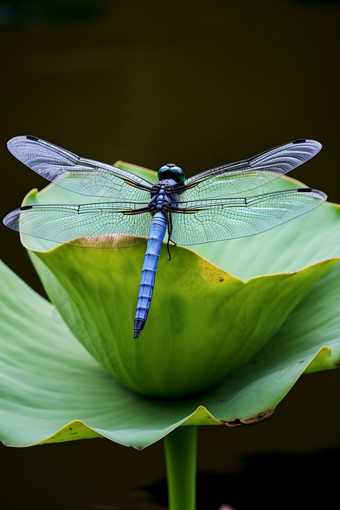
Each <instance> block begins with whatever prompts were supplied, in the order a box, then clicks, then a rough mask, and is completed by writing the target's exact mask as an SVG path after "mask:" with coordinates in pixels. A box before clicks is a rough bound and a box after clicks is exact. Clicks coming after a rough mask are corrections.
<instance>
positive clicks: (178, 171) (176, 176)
mask: <svg viewBox="0 0 340 510" xmlns="http://www.w3.org/2000/svg"><path fill="white" fill-rule="evenodd" d="M158 179H159V180H160V181H164V180H165V179H172V180H174V181H176V183H180V182H183V181H184V180H185V173H184V172H183V170H182V168H181V167H179V166H177V165H174V164H173V163H168V164H166V165H163V166H161V168H160V169H159V170H158Z"/></svg>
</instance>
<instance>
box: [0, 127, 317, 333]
mask: <svg viewBox="0 0 340 510" xmlns="http://www.w3.org/2000/svg"><path fill="white" fill-rule="evenodd" d="M321 147H322V146H321V144H320V143H319V142H317V141H315V140H308V139H301V140H295V141H292V142H290V143H287V144H284V145H280V146H279V147H276V148H274V149H270V150H268V151H266V152H263V153H261V154H259V155H257V156H254V157H252V158H249V159H245V160H243V161H239V162H236V163H231V164H227V165H223V166H218V167H216V168H212V169H210V170H207V171H205V172H202V173H200V174H197V175H194V176H193V177H189V178H188V179H186V178H185V174H184V172H183V170H182V169H181V168H180V167H179V166H177V165H175V164H171V163H169V164H166V165H164V166H162V167H161V168H160V169H159V170H158V179H159V181H158V182H157V183H156V184H154V185H152V184H151V183H150V182H148V181H146V180H145V179H142V178H141V177H138V176H136V175H134V174H132V173H131V172H128V171H126V170H122V169H120V168H117V167H115V166H112V165H108V164H105V163H100V162H98V161H94V160H91V159H85V158H81V157H79V156H77V155H76V154H73V153H72V152H69V151H67V150H65V149H62V148H60V147H58V146H56V145H53V144H51V143H49V142H46V141H44V140H42V139H40V138H37V137H35V136H17V137H15V138H12V139H11V140H10V141H9V142H8V149H9V151H10V152H11V153H12V154H13V155H14V156H15V157H16V158H17V159H18V160H19V161H21V162H22V163H24V164H25V165H27V166H28V167H29V168H31V169H32V170H34V171H35V172H37V173H38V174H39V175H41V176H42V177H44V178H45V179H48V180H49V181H51V182H53V183H54V184H56V185H58V186H60V187H62V188H64V189H66V190H68V191H72V192H76V193H79V194H81V195H87V196H94V197H98V198H99V199H100V200H99V201H98V203H91V204H82V205H34V206H24V207H20V208H18V209H15V210H14V211H12V212H10V213H9V214H7V216H6V217H5V218H4V220H3V222H4V224H5V225H6V226H7V227H9V228H11V229H13V230H16V231H19V232H22V233H23V234H27V235H30V236H34V237H39V238H43V239H47V240H50V241H55V242H57V243H67V244H71V245H75V246H77V245H78V246H79V245H81V246H84V243H83V241H82V242H80V240H81V238H83V239H84V236H85V238H86V239H89V240H90V241H91V238H94V237H97V236H102V235H108V234H111V235H112V237H113V238H114V239H115V242H114V243H113V246H112V247H113V248H124V247H129V246H134V245H136V244H138V243H141V242H145V240H146V238H148V242H147V248H146V253H145V258H144V265H143V268H142V275H141V281H140V287H139V294H138V299H137V309H136V315H135V322H134V337H135V338H138V337H139V335H140V333H141V331H142V329H143V328H144V326H145V323H146V320H147V316H148V313H149V309H150V304H151V299H152V294H153V289H154V285H155V277H156V269H157V264H158V259H159V255H160V251H161V246H162V243H163V240H164V237H165V234H166V230H168V242H167V246H168V251H169V242H170V241H171V242H172V243H173V244H174V245H176V244H179V245H184V246H190V245H195V244H200V243H210V242H214V241H223V240H227V239H235V238H240V237H245V236H251V235H254V234H258V233H260V232H264V231H265V230H269V229H271V228H273V227H276V226H278V225H280V224H282V223H285V222H287V221H290V220H292V219H293V218H296V217H297V216H300V215H301V214H305V213H307V212H309V211H311V210H312V209H314V208H315V207H317V206H319V205H320V204H321V203H322V202H324V201H325V200H326V199H327V196H326V195H325V193H323V192H322V191H318V190H315V189H310V188H299V189H289V190H285V191H276V192H271V193H265V194H260V195H253V196H250V197H249V196H248V197H246V198H239V197H234V198H229V197H228V195H233V194H241V193H245V192H248V191H249V190H252V189H255V188H258V187H260V186H262V185H264V184H267V183H269V182H270V181H272V180H273V179H276V178H277V177H280V176H282V175H284V174H286V173H288V172H290V171H291V170H293V169H294V168H296V167H298V166H299V165H301V164H303V163H305V162H306V161H308V160H309V159H311V158H312V157H313V156H315V155H316V154H317V153H318V152H319V151H320V149H321ZM246 194H247V193H246ZM105 199H107V200H110V201H105ZM89 245H91V244H89ZM94 245H95V244H94ZM169 255H170V251H169Z"/></svg>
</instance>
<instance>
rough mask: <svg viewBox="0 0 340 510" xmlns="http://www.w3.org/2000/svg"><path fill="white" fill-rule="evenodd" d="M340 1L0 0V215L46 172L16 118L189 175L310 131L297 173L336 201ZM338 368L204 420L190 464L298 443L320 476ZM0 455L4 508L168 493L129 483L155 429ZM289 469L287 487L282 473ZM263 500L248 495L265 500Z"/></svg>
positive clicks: (7, 243) (7, 250) (160, 473)
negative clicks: (242, 410)
mask: <svg viewBox="0 0 340 510" xmlns="http://www.w3.org/2000/svg"><path fill="white" fill-rule="evenodd" d="M339 13H340V7H339V3H338V2H336V1H326V0H325V1H316V0H314V1H309V2H308V1H302V0H301V1H293V0H272V1H269V0H267V1H259V2H252V1H239V2H227V1H222V0H210V1H209V2H202V1H196V2H192V1H187V2H184V1H183V0H182V1H178V0H173V1H171V2H156V1H143V2H142V1H138V0H125V1H123V0H116V1H114V0H112V1H104V0H97V1H90V0H88V1H86V0H83V1H80V0H68V1H66V0H65V1H62V0H59V1H43V0H31V1H23V0H22V1H18V0H15V1H14V0H11V1H7V2H5V1H0V38H1V39H0V40H1V44H0V48H1V49H0V51H1V66H2V73H1V84H0V86H1V97H2V108H1V125H0V152H1V156H0V157H1V164H2V172H1V177H2V191H3V196H2V200H1V211H0V212H1V216H2V217H3V216H4V215H5V214H6V213H7V212H9V211H10V210H11V209H13V208H15V207H17V206H19V205H20V203H21V201H22V198H23V197H24V195H25V194H26V193H27V192H28V191H29V190H30V189H32V188H34V187H37V188H39V189H41V188H42V187H44V186H45V185H46V181H44V180H43V179H42V178H40V177H39V176H38V175H36V174H34V172H32V171H30V170H29V169H28V168H26V167H25V166H23V165H21V164H20V163H19V162H18V161H16V160H15V159H14V158H13V157H12V156H11V155H10V154H9V153H8V152H7V149H6V141H7V140H8V139H10V138H11V137H13V136H16V135H22V134H31V135H36V136H39V137H41V138H44V139H46V140H48V141H50V142H53V143H55V144H57V145H60V146H62V147H65V148H67V149H69V150H71V151H72V152H75V153H77V154H80V155H82V156H85V157H88V158H93V159H98V160H100V161H105V162H108V163H113V162H114V161H116V160H118V159H122V160H125V161H127V162H130V163H134V164H137V165H141V166H145V167H148V168H152V169H155V170H157V169H158V168H159V167H160V166H161V165H162V164H163V162H164V160H165V161H166V162H169V161H171V162H176V163H179V164H180V165H181V166H182V167H183V169H184V170H185V172H186V174H187V175H188V176H189V175H193V174H195V173H198V172H201V171H203V170H206V169H208V168H211V167H214V166H217V165H220V164H224V163H227V162H232V161H237V160H239V159H243V158H245V157H248V156H252V155H254V154H256V153H259V152H262V151H263V150H265V149H269V148H271V147H274V146H276V145H279V144H281V143H284V142H288V141H290V140H293V139H295V138H302V137H309V138H315V139H317V140H319V141H320V142H321V143H322V144H323V150H322V152H321V153H320V154H319V155H318V156H317V157H316V158H315V159H313V160H312V161H310V162H309V163H308V165H304V166H303V167H301V168H299V169H297V170H296V171H294V172H293V174H292V177H295V178H297V179H300V180H302V181H303V182H305V183H306V184H307V185H309V186H311V187H314V188H318V189H321V190H323V191H325V192H326V193H327V194H328V196H329V200H331V201H334V202H339V201H340V191H339V190H340V187H339V168H338V153H337V152H338V147H339V142H338V140H339V128H338V119H339V92H338V91H339V45H338V31H339ZM0 239H1V252H0V255H1V258H2V259H3V260H4V261H5V262H6V264H8V265H9V266H10V267H11V268H12V269H13V270H14V271H15V272H16V273H17V274H19V275H20V276H21V277H22V278H23V279H24V280H25V281H27V282H28V283H29V285H30V286H32V287H34V288H35V289H36V290H37V291H38V292H43V291H42V287H41V285H40V282H39V280H38V278H37V276H36V274H35V272H34V270H33V268H32V266H31V264H30V262H29V260H28V257H27V255H26V253H25V251H24V249H23V248H22V247H21V245H20V242H19V239H18V235H17V234H16V233H14V232H12V231H9V230H8V229H6V228H5V227H4V226H3V225H1V237H0ZM339 382H340V377H339V374H338V372H331V373H330V372H327V373H326V372H325V373H319V374H313V375H310V376H306V377H303V378H302V380H301V381H299V382H298V384H297V385H296V387H295V388H294V389H293V390H292V391H291V393H290V394H289V396H288V397H287V398H286V399H285V400H284V401H283V402H282V404H280V406H279V407H278V409H277V411H276V414H275V415H274V416H273V417H272V418H271V419H270V420H268V421H267V422H264V423H262V424H258V425H256V426H253V427H240V428H239V429H224V428H222V427H208V428H205V427H201V429H200V439H199V470H200V471H201V472H216V473H219V474H220V475H222V474H225V475H226V474H228V473H229V475H230V474H231V473H239V471H238V470H239V469H241V466H242V465H243V464H242V460H241V459H242V457H244V456H247V455H251V454H260V453H263V452H278V453H283V452H285V453H286V454H307V453H308V454H309V455H310V454H314V455H312V456H311V457H308V459H310V460H309V461H308V462H307V464H306V465H309V466H310V467H311V466H313V469H311V472H313V473H314V474H315V475H317V476H318V477H319V479H321V478H320V477H322V474H324V471H323V469H322V465H323V464H324V462H319V460H318V459H319V457H318V455H316V454H317V453H318V452H324V451H326V452H328V453H327V454H329V453H330V452H331V451H332V449H333V451H335V450H334V448H335V447H336V446H340V437H339V435H340V434H339V419H340V412H339V405H338V403H337V404H336V405H335V401H336V399H338V398H339ZM0 391H1V389H0ZM136 420H138V417H136ZM313 459H314V461H313ZM259 462H260V461H259ZM273 462H274V461H273ZM313 462H314V464H313ZM269 464H270V462H269ZM0 465H1V471H2V472H1V477H2V480H3V482H4V483H3V485H2V488H1V492H0V507H1V508H3V509H13V510H14V509H19V508H24V509H31V508H32V509H33V508H34V509H40V508H41V509H47V510H49V509H55V508H62V509H68V508H70V509H78V508H79V509H88V508H89V509H90V508H91V509H113V508H131V509H132V508H136V509H137V508H140V509H142V508H145V509H147V508H150V509H151V508H164V506H161V505H160V502H161V501H162V500H161V499H158V501H159V503H158V505H157V504H156V503H154V505H153V506H152V504H151V503H150V502H147V501H146V499H147V498H146V496H145V494H146V493H143V492H138V493H136V491H134V490H133V488H134V487H137V486H139V485H143V484H149V483H151V482H152V481H157V480H161V479H162V478H164V476H165V466H164V459H163V451H162V444H161V443H158V444H157V445H155V446H153V447H151V448H149V449H148V450H146V451H144V452H137V451H134V450H130V449H126V448H124V447H121V446H118V445H115V444H112V443H109V442H108V441H104V440H103V441H102V440H96V441H94V440H93V441H88V442H85V441H81V442H79V443H76V442H75V443H69V444H63V445H49V446H44V447H36V448H31V449H9V448H5V447H1V448H0ZM264 465H265V466H266V467H264V470H263V471H262V473H263V476H265V477H269V476H270V473H271V471H270V470H269V471H266V469H267V470H268V462H266V463H265V464H264ZM278 465H280V466H281V467H282V466H283V464H282V462H279V464H278ZM284 473H285V475H283V474H282V475H280V476H279V475H278V476H279V480H280V481H281V484H285V485H286V488H285V494H288V497H290V492H289V491H290V489H289V487H290V484H291V483H292V476H293V475H292V474H291V476H289V475H290V473H289V469H288V471H287V470H286V471H285V472H284ZM230 476H231V475H230ZM235 476H236V475H235ZM237 476H240V477H242V476H243V475H242V472H240V473H239V475H237ZM253 476H254V477H255V478H254V479H256V480H257V478H256V477H260V476H261V473H260V472H259V470H257V469H255V470H254V472H253ZM301 476H307V475H306V470H305V468H304V469H302V468H301V472H300V477H301ZM293 478H294V477H293ZM240 479H241V478H240ZM265 479H268V478H265ZM265 479H264V478H261V477H260V478H259V479H258V480H259V482H258V484H257V488H258V490H259V491H260V493H259V496H258V497H260V498H261V494H262V495H263V497H264V498H265V497H267V496H268V494H269V492H268V490H269V488H268V485H267V486H266V484H265ZM309 480H310V478H309ZM276 481H278V479H277V480H276ZM224 483H227V482H225V479H223V482H221V484H222V485H223V484H224ZM233 484H234V485H231V486H230V487H232V486H235V483H234V482H233ZM270 485H271V490H274V489H273V487H275V483H271V484H270ZM316 486H317V484H315V487H314V490H316ZM19 488H21V491H19V490H18V489H19ZM158 488H159V487H158ZM157 490H158V489H157ZM281 490H283V485H282V488H281ZM155 491H156V489H154V492H155ZM230 491H232V488H228V487H227V488H226V489H225V492H226V497H225V499H224V502H225V503H227V502H229V503H230V504H231V503H232V501H231V500H229V501H228V493H230ZM261 491H262V492H261ZM143 494H144V496H143ZM254 494H255V493H254ZM254 497H255V496H254ZM254 497H253V500H254ZM280 497H281V499H282V497H283V496H280ZM134 498H135V500H134V501H135V502H134V503H130V500H131V501H132V500H133V499H134ZM156 499H157V498H156ZM142 500H144V503H142ZM202 501H203V499H202ZM282 501H283V500H282ZM221 503H222V501H221ZM253 503H254V501H253ZM259 503H260V506H252V508H254V509H255V508H261V509H264V508H267V507H266V506H264V505H265V503H264V502H263V500H262V502H261V499H260V502H257V504H259ZM233 504H234V506H235V508H236V510H241V509H242V508H249V506H248V507H247V506H242V503H240V502H239V506H237V504H238V502H237V500H236V501H235V500H234V503H233ZM279 504H280V503H279V502H278V503H277V505H276V506H275V508H277V509H278V508H281V507H280V506H278V505H279ZM143 505H144V506H143ZM240 505H241V506H240ZM206 508H208V507H206ZM211 508H215V507H214V506H213V507H211ZM217 508H218V505H217V506H216V509H217ZM268 508H269V507H268ZM272 508H273V506H272ZM282 508H283V507H282ZM289 508H295V506H294V503H292V502H291V505H290V506H289ZM297 508H298V507H297ZM306 508H307V507H306ZM310 508H314V507H310ZM315 508H316V507H315ZM324 508H326V507H325V506H324Z"/></svg>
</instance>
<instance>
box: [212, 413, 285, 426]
mask: <svg viewBox="0 0 340 510" xmlns="http://www.w3.org/2000/svg"><path fill="white" fill-rule="evenodd" d="M274 411H275V409H267V410H266V411H262V412H261V413H258V414H256V415H255V416H252V417H251V418H247V419H246V420H242V419H240V418H236V420H232V421H223V420H221V424H222V425H225V426H226V427H239V426H240V425H252V424H253V423H258V422H259V421H262V420H265V419H266V418H270V417H271V416H272V415H273V414H274Z"/></svg>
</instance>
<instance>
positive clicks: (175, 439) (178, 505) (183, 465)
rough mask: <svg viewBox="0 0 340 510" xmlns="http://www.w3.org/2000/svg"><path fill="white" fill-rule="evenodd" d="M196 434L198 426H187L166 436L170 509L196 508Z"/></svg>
mask: <svg viewBox="0 0 340 510" xmlns="http://www.w3.org/2000/svg"><path fill="white" fill-rule="evenodd" d="M196 436H197V430H196V427H193V426H185V427H178V428H177V429H175V430H174V431H173V432H171V433H170V434H168V435H167V436H165V438H164V448H165V460H166V471H167V477H168V493H169V510H195V508H196V504H195V503H196Z"/></svg>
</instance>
